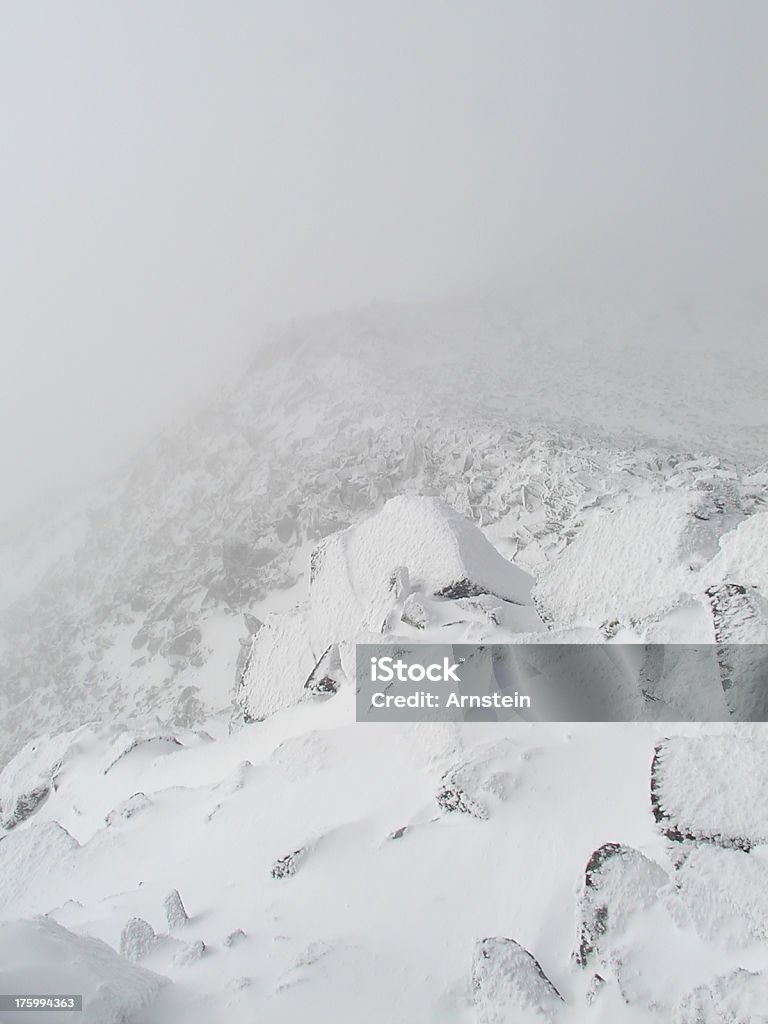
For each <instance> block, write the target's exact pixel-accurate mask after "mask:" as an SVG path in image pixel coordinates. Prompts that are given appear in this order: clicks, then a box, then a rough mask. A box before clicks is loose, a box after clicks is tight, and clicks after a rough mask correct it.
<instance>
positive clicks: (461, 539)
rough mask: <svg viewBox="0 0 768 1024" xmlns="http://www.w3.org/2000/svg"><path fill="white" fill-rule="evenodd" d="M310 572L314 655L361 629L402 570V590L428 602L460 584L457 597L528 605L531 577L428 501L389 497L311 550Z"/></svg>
mask: <svg viewBox="0 0 768 1024" xmlns="http://www.w3.org/2000/svg"><path fill="white" fill-rule="evenodd" d="M312 565H313V569H312V576H311V582H310V591H309V593H310V603H311V614H312V637H313V641H314V643H315V645H316V647H319V648H321V649H325V648H326V647H327V646H328V644H330V643H333V642H338V641H339V640H343V639H347V638H349V637H351V636H354V635H355V634H356V633H358V632H359V631H360V630H362V629H364V628H366V625H367V624H369V622H370V620H369V619H368V618H367V616H368V615H369V613H370V611H371V605H372V604H373V603H374V602H375V601H376V600H377V597H378V598H379V600H380V597H379V595H380V592H381V588H382V587H385V586H386V584H387V581H388V580H389V578H390V576H392V574H393V573H395V572H396V570H398V569H399V568H400V567H401V566H404V567H405V568H406V569H407V570H408V578H409V587H410V588H411V589H413V590H419V591H423V592H424V593H426V594H427V595H446V596H452V594H451V592H452V589H453V588H456V589H457V590H458V591H460V590H461V584H462V583H465V584H466V585H467V586H466V588H465V589H467V591H468V593H467V594H464V595H463V596H468V594H469V593H487V594H492V595H495V596H496V597H499V598H502V599H504V600H505V601H512V602H515V603H516V604H522V605H525V604H530V591H531V585H532V580H531V579H530V577H529V576H528V575H527V574H526V573H524V572H522V571H521V570H520V569H518V568H516V567H515V566H513V565H511V564H510V563H509V562H507V561H506V559H504V558H503V557H502V556H501V555H500V554H499V552H498V551H497V550H496V549H495V548H494V547H493V545H492V544H490V542H489V541H488V540H487V539H486V538H485V537H484V536H483V534H482V533H481V532H480V530H478V528H477V527H476V526H475V525H474V524H473V523H471V522H469V521H468V520H467V519H466V518H465V517H464V516H461V515H458V514H457V513H456V512H455V511H454V510H453V509H451V508H450V507H449V506H448V505H446V504H445V503H444V502H442V501H439V500H437V499H435V498H425V497H411V496H408V497H405V496H402V497H398V498H392V499H391V500H390V501H388V502H387V503H386V504H385V505H384V507H383V508H382V509H381V511H380V512H378V513H377V514H376V515H374V516H371V517H370V518H368V519H366V520H364V521H363V522H362V523H360V524H358V525H357V526H353V527H350V528H349V529H348V530H344V531H342V532H341V533H338V534H334V535H333V536H331V537H329V538H327V539H326V540H325V541H323V542H322V543H321V544H320V545H318V547H317V548H316V549H315V550H314V552H313V553H312ZM406 596H407V591H406V593H404V594H403V600H404V599H405V597H406ZM455 596H456V597H461V596H462V593H460V592H457V593H456V594H455ZM381 617H382V616H381V615H379V617H378V618H381ZM378 618H377V623H378ZM379 628H380V627H379Z"/></svg>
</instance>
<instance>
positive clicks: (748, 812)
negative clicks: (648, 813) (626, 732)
mask: <svg viewBox="0 0 768 1024" xmlns="http://www.w3.org/2000/svg"><path fill="white" fill-rule="evenodd" d="M767 790H768V750H766V749H765V745H764V743H763V742H761V741H760V737H758V736H752V735H748V736H745V735H740V734H734V733H731V732H729V733H723V734H722V735H717V736H674V737H670V738H668V739H664V740H662V741H661V742H660V743H658V744H657V746H656V749H655V753H654V757H653V763H652V765H651V808H652V810H653V814H654V817H655V819H656V822H657V825H658V827H659V828H660V829H661V831H662V832H663V833H664V835H665V836H666V837H667V838H668V839H670V840H672V841H673V842H684V841H686V840H689V841H702V842H709V843H715V844H717V845H718V846H725V847H735V848H738V849H742V850H749V849H751V847H752V846H754V845H755V844H757V843H765V842H768V804H766V800H765V793H766V791H767Z"/></svg>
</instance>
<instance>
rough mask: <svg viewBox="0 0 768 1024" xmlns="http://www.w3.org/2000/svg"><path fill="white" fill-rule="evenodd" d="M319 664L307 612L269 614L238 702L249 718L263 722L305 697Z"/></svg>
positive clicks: (250, 658)
mask: <svg viewBox="0 0 768 1024" xmlns="http://www.w3.org/2000/svg"><path fill="white" fill-rule="evenodd" d="M315 665H316V659H315V656H314V653H313V651H312V647H311V645H310V642H309V629H308V626H307V620H306V617H305V615H304V612H303V611H302V610H301V609H300V608H295V609H293V610H292V611H289V612H281V613H274V614H272V615H268V616H267V618H266V619H265V621H264V625H263V626H262V627H261V629H260V630H259V632H258V633H257V634H256V636H255V637H254V638H253V641H252V643H251V648H250V651H249V653H248V656H247V658H246V661H245V665H244V667H243V670H242V673H241V675H240V681H239V683H238V685H237V688H236V690H235V701H236V703H237V704H238V706H239V707H241V708H242V709H243V712H244V713H245V715H246V716H247V718H248V719H250V720H251V721H257V722H258V721H263V719H265V718H268V717H269V716H270V715H273V714H274V713H275V712H276V711H280V710H282V709H283V708H287V707H291V706H292V705H294V704H298V702H299V701H300V700H302V699H303V698H304V697H305V695H306V693H305V689H304V685H305V683H306V681H307V679H308V678H309V676H310V675H311V673H312V672H313V670H314V668H315Z"/></svg>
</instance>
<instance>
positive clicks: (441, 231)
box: [0, 0, 768, 518]
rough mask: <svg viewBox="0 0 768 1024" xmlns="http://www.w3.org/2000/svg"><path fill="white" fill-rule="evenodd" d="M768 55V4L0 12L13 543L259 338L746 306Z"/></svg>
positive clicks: (4, 475) (764, 153) (334, 1)
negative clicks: (388, 304) (298, 325)
mask: <svg viewBox="0 0 768 1024" xmlns="http://www.w3.org/2000/svg"><path fill="white" fill-rule="evenodd" d="M766 52H768V4H766V3H765V2H764V0H731V2H724V0H714V2H711V0H691V2H684V0H675V2H674V3H669V2H668V0H604V2H602V0H580V2H575V0H562V2H554V0H477V2H473V3H469V2H463V0H380V2H376V3H372V2H371V3H365V2H361V0H346V2H342V0H307V2H294V0H275V2H272V0H249V2H243V0H224V2H219V0H215V2H214V0H208V2H205V3H201V2H196V0H178V2H170V0H143V2H139V0H137V2H135V3H127V2H116V0H94V2H84V0H68V2H67V3H61V2H60V0H52V2H46V0H38V2H35V3H29V2H27V0H14V2H8V0H0V127H1V129H2V135H1V136H0V139H1V142H0V196H2V220H1V221H0V223H1V224H2V230H1V231H0V345H1V346H2V347H1V349H0V518H2V517H3V516H4V515H8V514H10V513H15V512H17V511H18V510H19V509H20V508H22V507H23V506H24V504H25V503H27V502H28V501H30V500H33V499H35V498H37V497H38V496H40V495H41V494H45V493H49V492H50V491H51V490H55V489H56V488H60V487H61V486H62V485H63V484H65V483H66V482H75V483H79V482H81V481H86V480H88V479H90V478H92V477H93V475H94V474H95V473H97V472H98V471H99V470H101V469H102V468H104V467H107V466H110V465H111V464H113V463H114V462H115V461H116V460H117V459H118V458H122V457H123V456H124V455H125V454H127V453H128V452H129V451H130V450H131V449H132V448H133V447H134V446H136V445H137V444H138V443H141V442H143V441H144V440H145V439H146V438H148V437H150V436H151V434H152V433H153V432H154V431H155V430H156V429H157V428H158V427H159V426H161V425H162V424H163V423H165V422H167V420H168V419H169V418H170V417H172V416H175V415H178V414H179V413H180V411H181V410H183V409H184V408H185V407H187V406H188V405H189V403H191V402H192V400H193V399H194V400H197V398H198V397H199V396H200V395H201V394H202V393H204V392H205V391H206V390H209V391H210V390H211V389H215V387H216V386H217V385H218V383H219V382H220V381H225V380H226V379H227V378H228V377H229V378H233V377H236V375H237V373H238V370H239V366H240V362H241V360H242V359H243V357H244V354H245V353H246V352H247V350H248V349H249V348H251V347H253V346H254V345H255V344H256V343H257V342H258V339H259V336H260V332H261V329H262V326H263V324H264V322H265V321H266V320H271V319H276V318H279V317H281V316H292V315H294V314H304V313H311V312H313V311H323V310H327V309H331V308H334V307H336V306H342V305H345V304H348V303H353V302H366V301H368V300H370V299H374V298H382V299H387V298H393V299H406V300H408V299H418V298H420V297H422V296H424V297H426V296H428V295H431V294H437V293H442V292H450V291H451V290H453V289H457V288H461V289H466V288H469V287H473V286H475V285H476V284H481V283H483V282H485V281H487V280H491V279H492V280H493V281H495V282H496V283H497V285H498V282H499V281H501V282H503V281H504V280H506V279H511V278H513V277H514V276H515V274H516V273H517V271H518V270H519V269H520V268H521V267H523V268H525V272H526V273H529V274H532V275H533V276H536V275H537V274H538V275H541V276H542V277H543V278H544V279H545V281H546V284H547V285H548V286H550V287H552V289H553V291H554V293H556V292H557V288H558V286H559V282H561V281H563V280H565V279H567V278H568V277H569V275H571V274H572V271H573V270H574V268H576V267H578V268H584V267H587V268H589V269H590V271H591V277H592V278H593V279H594V280H600V279H601V277H603V276H606V277H608V278H609V279H611V280H614V279H615V280H616V282H617V283H618V284H621V283H622V282H623V280H624V279H628V280H633V281H634V283H637V282H638V281H639V282H640V283H641V284H642V285H643V286H644V287H645V288H646V289H647V290H648V292H649V293H651V292H653V291H654V290H657V289H659V288H660V287H661V288H663V286H664V284H665V283H668V282H670V281H680V282H682V283H683V284H684V285H686V286H690V287H691V288H692V289H693V290H694V292H697V293H699V294H701V295H706V296H707V297H708V300H709V301H710V302H711V301H712V296H713V294H714V295H715V296H719V295H720V294H721V293H722V301H723V302H726V301H731V302H733V303H734V306H735V308H736V307H737V306H740V303H741V302H742V301H743V299H742V298H741V297H740V296H741V295H742V293H744V294H746V295H747V296H748V301H754V297H755V296H758V299H757V300H756V301H757V302H759V301H760V300H759V296H760V294H761V289H764V288H765V287H766V285H768V281H766V276H768V274H767V269H766V268H768V259H766V241H767V240H768V199H767V195H766V194H767V191H768V190H767V189H766V182H767V181H768V130H767V129H766V116H765V112H766V109H768V75H767V74H766V71H765V66H766V61H765V53H766ZM763 294H765V293H763ZM734 296H737V297H736V298H734ZM753 355H754V353H753Z"/></svg>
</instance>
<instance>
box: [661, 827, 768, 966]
mask: <svg viewBox="0 0 768 1024" xmlns="http://www.w3.org/2000/svg"><path fill="white" fill-rule="evenodd" d="M670 910H671V911H672V912H673V913H674V914H675V916H676V918H677V919H678V922H679V923H680V925H681V926H682V927H685V926H686V925H688V924H689V923H692V924H693V926H694V928H695V929H696V931H697V932H698V934H699V935H700V936H701V938H702V939H703V940H704V941H705V942H709V943H713V944H715V945H719V946H720V947H721V948H724V949H727V950H735V949H744V948H747V947H749V946H750V945H751V944H753V943H754V942H755V940H758V941H762V942H765V941H766V940H767V939H768V867H766V865H765V863H764V861H763V858H762V857H760V858H758V857H756V856H755V855H754V854H752V853H745V852H744V851H743V850H732V849H722V848H721V847H719V846H714V845H712V844H711V843H701V844H697V845H696V846H695V847H693V848H692V849H691V850H689V851H687V852H686V856H685V858H684V859H683V860H682V862H681V864H680V865H679V867H678V869H677V871H676V872H675V892H674V901H673V900H672V899H671V900H670Z"/></svg>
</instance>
